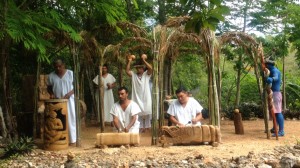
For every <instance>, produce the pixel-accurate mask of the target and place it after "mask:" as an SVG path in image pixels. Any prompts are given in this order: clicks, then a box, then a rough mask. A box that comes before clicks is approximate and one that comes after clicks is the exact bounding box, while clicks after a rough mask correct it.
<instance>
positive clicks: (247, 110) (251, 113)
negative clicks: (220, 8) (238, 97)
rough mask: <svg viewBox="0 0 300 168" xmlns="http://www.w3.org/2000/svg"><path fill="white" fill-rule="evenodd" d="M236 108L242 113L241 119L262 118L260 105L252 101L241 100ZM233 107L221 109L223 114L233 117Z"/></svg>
mask: <svg viewBox="0 0 300 168" xmlns="http://www.w3.org/2000/svg"><path fill="white" fill-rule="evenodd" d="M238 109H239V110H240V113H241V114H242V118H243V120H249V119H251V118H263V111H262V108H261V106H260V105H258V104H257V103H254V102H249V103H247V102H242V103H241V104H240V105H239V107H238ZM233 111H234V107H230V108H228V109H224V110H223V115H224V116H225V117H226V118H229V119H233V115H234V112H233Z"/></svg>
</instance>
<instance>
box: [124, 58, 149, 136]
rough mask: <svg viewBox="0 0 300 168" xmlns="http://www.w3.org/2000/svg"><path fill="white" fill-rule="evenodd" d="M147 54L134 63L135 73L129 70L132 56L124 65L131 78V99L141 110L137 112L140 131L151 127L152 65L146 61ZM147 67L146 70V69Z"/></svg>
mask: <svg viewBox="0 0 300 168" xmlns="http://www.w3.org/2000/svg"><path fill="white" fill-rule="evenodd" d="M146 58H147V56H146V55H145V54H143V55H142V56H141V62H137V63H136V64H135V66H134V67H135V68H136V73H134V72H133V71H131V69H130V64H131V62H132V57H129V58H128V63H127V66H126V73H127V75H128V76H129V77H131V79H132V88H131V89H132V96H131V98H132V100H133V101H134V102H136V103H137V104H138V105H139V107H140V108H141V110H142V112H141V113H140V114H139V121H140V123H141V125H140V128H141V132H144V131H145V130H149V129H150V128H151V119H152V98H151V90H150V78H151V74H152V71H153V70H152V66H151V65H150V64H149V63H148V62H147V61H146ZM146 68H147V70H146Z"/></svg>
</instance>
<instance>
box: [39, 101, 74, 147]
mask: <svg viewBox="0 0 300 168" xmlns="http://www.w3.org/2000/svg"><path fill="white" fill-rule="evenodd" d="M66 103H67V102H65V103H62V102H48V103H47V102H46V110H45V123H44V148H45V149H49V150H58V149H62V148H65V147H68V131H67V105H66Z"/></svg>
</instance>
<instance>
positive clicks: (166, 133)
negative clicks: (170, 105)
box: [159, 125, 221, 146]
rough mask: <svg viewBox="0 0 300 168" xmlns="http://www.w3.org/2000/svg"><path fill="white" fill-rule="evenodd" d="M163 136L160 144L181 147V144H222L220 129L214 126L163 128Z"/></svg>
mask: <svg viewBox="0 0 300 168" xmlns="http://www.w3.org/2000/svg"><path fill="white" fill-rule="evenodd" d="M161 132H162V135H161V136H160V138H159V142H160V143H161V144H162V145H163V146H164V145H165V144H173V145H181V144H185V145H188V144H203V143H204V142H207V143H210V144H213V146H217V145H215V143H220V142H221V132H220V128H219V127H217V126H213V125H202V126H186V127H177V126H170V127H168V126H163V127H162V130H161Z"/></svg>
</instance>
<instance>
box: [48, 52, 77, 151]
mask: <svg viewBox="0 0 300 168" xmlns="http://www.w3.org/2000/svg"><path fill="white" fill-rule="evenodd" d="M53 66H54V69H55V71H54V72H51V73H50V74H49V76H48V81H47V85H48V92H49V94H50V98H51V99H68V128H69V143H70V145H75V142H76V138H77V137H76V112H75V101H74V87H73V71H71V70H68V69H66V68H65V63H64V61H63V60H62V59H61V58H59V59H56V60H55V61H54V63H53Z"/></svg>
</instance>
